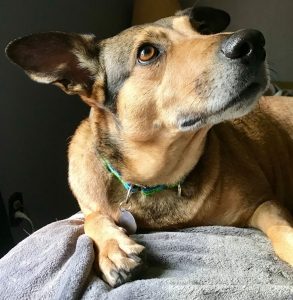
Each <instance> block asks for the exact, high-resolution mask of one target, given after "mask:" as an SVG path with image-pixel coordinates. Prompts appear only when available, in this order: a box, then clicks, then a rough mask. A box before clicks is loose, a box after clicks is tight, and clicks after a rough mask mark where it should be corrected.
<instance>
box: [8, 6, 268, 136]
mask: <svg viewBox="0 0 293 300" xmlns="http://www.w3.org/2000/svg"><path fill="white" fill-rule="evenodd" d="M229 21H230V18H229V15H228V14H227V13H225V12H223V11H221V10H216V9H212V8H207V7H194V8H191V9H187V10H184V11H181V12H179V13H177V15H175V16H173V17H170V18H166V19H161V20H159V21H157V22H155V23H152V24H146V25H142V26H134V27H131V28H129V29H127V30H125V31H123V32H121V33H120V34H118V35H116V36H114V37H112V38H109V39H106V40H103V41H98V40H96V38H95V36H94V35H82V34H72V33H69V34H68V33H62V32H49V33H40V34H34V35H30V36H27V37H24V38H20V39H17V40H15V41H13V42H11V43H10V44H9V45H8V47H7V55H8V56H9V58H10V59H11V60H12V61H13V62H15V63H16V64H17V65H19V66H20V67H22V68H23V69H24V70H25V72H26V73H27V74H28V75H29V76H30V77H31V78H32V79H33V80H36V81H38V82H41V83H52V84H55V85H57V86H59V87H61V88H62V89H63V90H64V91H65V92H67V93H69V94H75V93H77V94H79V95H80V96H81V98H82V99H83V100H84V101H85V102H86V103H88V104H89V105H90V106H91V107H92V108H93V110H103V111H104V113H105V114H106V115H107V116H108V117H109V118H113V119H115V124H116V126H117V124H118V127H119V128H120V130H123V131H124V132H125V133H127V134H128V135H129V136H132V137H133V138H134V139H135V138H137V139H141V140H147V139H148V138H149V137H150V136H152V135H153V134H155V133H156V132H158V131H160V130H161V129H162V128H165V129H168V130H171V131H172V132H182V131H190V130H195V129H198V128H200V127H203V126H206V125H211V124H215V123H218V122H220V121H223V120H226V119H231V118H236V117H239V116H242V115H244V114H246V113H247V112H249V111H250V110H251V108H252V106H253V105H254V103H255V102H256V99H257V98H258V97H259V96H260V95H261V94H262V93H263V91H264V89H265V88H266V85H267V81H268V75H267V71H266V63H265V51H264V48H263V47H264V38H263V36H262V34H261V33H260V32H258V31H255V30H241V31H237V32H235V33H221V32H222V31H223V30H224V29H225V28H226V27H227V26H228V24H229Z"/></svg>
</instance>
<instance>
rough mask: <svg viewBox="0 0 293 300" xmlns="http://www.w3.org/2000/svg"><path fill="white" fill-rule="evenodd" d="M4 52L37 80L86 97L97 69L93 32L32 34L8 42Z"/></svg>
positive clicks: (97, 61) (97, 53)
mask: <svg viewBox="0 0 293 300" xmlns="http://www.w3.org/2000/svg"><path fill="white" fill-rule="evenodd" d="M6 54H7V56H8V57H9V58H10V59H11V60H12V61H13V62H14V63H15V64H17V65H19V66H20V67H21V68H23V69H24V71H25V72H26V73H27V74H28V75H29V76H30V77H31V79H33V80H35V81H37V82H41V83H47V84H49V83H52V84H55V85H57V86H59V87H60V88H61V89H62V90H64V91H65V92H66V93H68V94H79V95H80V96H84V97H86V98H87V97H90V95H91V93H92V88H93V83H94V82H95V79H96V77H97V76H98V74H99V72H100V68H101V67H100V63H99V46H98V43H97V41H96V39H95V37H94V36H93V35H81V34H74V33H63V32H47V33H38V34H33V35H30V36H27V37H24V38H20V39H17V40H15V41H12V42H10V43H9V44H8V46H7V48H6Z"/></svg>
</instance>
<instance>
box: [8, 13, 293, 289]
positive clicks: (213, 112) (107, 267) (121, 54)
mask: <svg viewBox="0 0 293 300" xmlns="http://www.w3.org/2000/svg"><path fill="white" fill-rule="evenodd" d="M193 25H194V23H192V22H190V21H189V17H187V16H176V17H173V18H167V19H164V20H160V21H159V23H155V24H150V25H145V26H143V27H133V28H130V29H128V30H126V31H124V32H122V33H120V34H119V35H117V36H115V37H113V38H110V39H107V40H104V41H102V42H100V43H99V44H95V43H94V38H93V37H91V36H83V37H81V36H78V35H69V37H68V36H67V35H66V34H60V33H59V34H58V33H51V34H50V33H49V34H48V35H42V34H40V35H38V37H37V39H35V38H33V39H31V38H30V37H28V38H25V39H24V40H21V39H20V40H17V41H16V42H15V43H14V42H13V43H12V44H11V45H10V46H9V47H8V53H9V55H10V57H11V58H12V59H14V60H15V61H16V62H17V63H18V64H19V65H21V66H22V67H23V68H25V67H27V68H29V71H31V72H29V73H32V74H31V77H32V78H33V79H35V80H43V81H44V82H48V81H50V80H51V79H52V78H50V76H49V75H47V73H49V74H51V73H52V72H53V71H54V70H52V66H54V65H56V67H57V69H58V66H59V70H57V71H58V72H57V71H56V72H53V74H55V75H54V76H57V77H58V80H56V81H53V82H52V83H53V84H57V85H59V86H60V87H61V88H62V89H63V90H65V91H66V92H68V93H71V92H74V93H79V94H80V96H81V98H82V99H83V100H84V101H85V102H86V103H87V104H89V105H90V106H91V112H90V116H89V118H87V119H86V120H84V121H83V122H82V123H81V125H80V126H79V128H78V129H77V130H76V132H75V134H74V136H73V138H72V141H71V143H70V146H69V152H68V156H69V183H70V186H71V189H72V191H73V193H74V195H75V196H76V198H77V200H78V203H79V205H80V207H81V210H82V211H83V213H84V215H85V233H86V234H87V235H88V236H90V237H91V238H92V239H93V241H94V244H95V247H96V266H97V267H98V269H99V270H100V271H101V273H102V276H103V278H104V279H105V280H106V281H107V282H108V283H109V284H110V285H112V286H117V285H119V284H122V283H123V282H126V281H128V280H130V279H131V278H132V273H133V270H136V269H137V268H138V267H140V265H141V260H140V258H139V257H138V256H139V255H140V254H141V253H142V252H143V249H144V247H143V246H141V245H138V244H137V243H136V242H135V241H133V240H132V239H131V238H130V237H129V236H127V234H126V232H125V230H123V229H122V228H120V227H119V218H120V216H121V208H126V209H128V210H129V211H130V212H131V213H132V214H133V216H134V217H135V220H136V222H137V225H138V228H139V230H140V229H147V230H164V229H178V228H183V227H188V226H197V225H233V226H244V227H247V226H252V227H255V228H258V229H260V230H262V231H263V232H264V233H265V234H266V235H267V236H268V237H269V238H270V239H271V241H272V245H273V247H274V249H275V251H276V253H277V254H278V255H279V256H280V258H282V259H283V260H284V261H286V262H288V263H289V264H291V265H293V254H292V253H293V229H292V217H291V214H292V213H293V167H292V166H293V161H292V160H293V117H292V116H293V100H292V98H286V97H262V98H261V94H262V92H263V91H264V89H265V85H266V84H267V83H268V81H269V80H268V71H267V67H266V63H265V62H264V56H263V58H262V60H261V63H259V64H256V65H255V66H254V67H255V69H257V68H258V69H257V70H255V69H254V73H255V74H257V75H255V74H254V73H253V72H252V73H247V74H254V75H251V76H255V78H254V80H256V78H257V80H259V81H258V83H259V85H258V86H259V87H262V88H259V90H258V91H255V92H254V94H253V96H247V94H244V95H246V96H243V97H242V98H243V99H242V98H241V94H242V92H245V90H246V91H247V89H248V90H249V88H250V87H251V82H249V81H248V82H244V83H243V78H242V77H245V76H242V75H243V73H242V71H243V69H240V71H239V68H240V67H239V64H238V65H236V66H235V64H233V63H231V61H229V59H230V58H229V59H228V58H227V57H226V58H225V59H223V53H221V51H219V45H223V41H225V40H226V39H227V38H228V37H229V36H230V35H231V34H228V33H218V34H213V35H201V34H199V33H198V32H196V31H195V30H194V28H193ZM216 32H219V31H216ZM51 36H53V40H54V39H57V40H58V41H60V40H62V39H65V41H67V42H66V43H65V45H66V47H65V50H64V49H63V48H62V47H61V46H62V44H64V43H61V46H60V48H59V47H56V49H55V52H56V53H57V63H56V61H54V60H53V58H52V59H51V60H50V61H49V62H50V64H49V67H50V68H48V66H47V65H46V64H45V66H42V65H41V66H38V65H33V69H32V70H31V66H30V65H29V64H28V66H27V64H26V63H27V60H26V59H23V57H21V53H22V51H23V49H24V50H26V51H27V52H25V56H24V57H26V55H28V53H30V51H29V49H28V48H27V47H28V46H29V45H30V44H31V43H32V42H33V43H34V44H33V45H34V47H37V46H38V44H39V43H38V41H39V40H40V42H42V41H43V40H44V39H47V38H48V39H50V38H51ZM27 39H28V41H29V42H26V41H27ZM66 39H67V40H66ZM72 40H77V42H75V43H72ZM43 42H44V41H43ZM22 43H24V45H22ZM144 43H151V44H154V45H156V44H160V46H161V47H162V48H164V51H163V53H162V54H161V56H160V58H159V59H157V60H155V61H153V63H150V64H148V65H141V64H139V63H138V62H137V51H139V47H140V46H141V45H143V44H144ZM75 44H76V45H77V46H76V45H75ZM18 45H20V47H18ZM54 45H55V43H54ZM68 45H73V46H74V45H75V48H77V49H75V50H74V51H72V50H70V52H69V54H70V55H68V51H66V50H68V49H67V48H68ZM260 47H262V46H260ZM41 49H42V48H41ZM70 49H71V48H70ZM97 49H99V51H98V50H97ZM122 49H124V50H125V49H126V50H125V51H122ZM53 50H54V49H53ZM221 50H222V49H221ZM251 50H252V49H251ZM259 50H260V52H261V49H259ZM262 50H263V49H262ZM60 51H63V52H61V53H62V57H61V58H63V56H64V57H65V58H67V64H66V63H65V64H63V65H60V62H59V60H61V58H60V57H59V56H58V55H59V54H60ZM55 52H54V51H53V52H52V53H53V54H54V53H55ZM97 52H98V54H97ZM56 53H55V55H56ZM53 54H52V55H53ZM221 55H222V56H221ZM247 55H248V54H247ZM36 57H37V58H38V61H41V58H42V56H41V55H40V53H37V56H36ZM46 61H47V57H45V62H46ZM29 62H30V61H29ZM68 63H71V67H72V69H73V74H70V72H69V71H70V70H67V69H66V67H67V66H68ZM115 63H116V64H115ZM243 65H244V64H243ZM243 65H241V66H242V67H243ZM60 66H61V67H62V68H61V69H60ZM243 68H245V67H243ZM39 70H41V71H42V72H41V73H40V74H41V75H42V78H41V79H40V77H39V76H38V74H39V72H40V71H39ZM48 70H49V71H48ZM235 70H236V71H235ZM69 75H71V77H70V76H69ZM48 76H49V77H48ZM62 76H63V77H64V76H65V77H64V78H63V77H62ZM68 76H69V77H68ZM252 83H256V82H254V81H253V82H252ZM231 87H232V88H231ZM242 95H243V94H242ZM107 97H108V99H107ZM258 98H260V99H259V101H258V103H257V104H256V105H255V103H256V100H257V99H258ZM109 99H110V100H111V101H112V100H113V99H114V100H115V101H114V103H110V104H109V103H108V105H107V103H105V102H106V100H109ZM238 102H240V104H239V103H238ZM229 104H230V105H231V106H229ZM238 104H239V106H237V105H238ZM111 105H112V106H111ZM254 106H255V107H254ZM235 107H236V108H235ZM253 108H254V109H253ZM252 109H253V110H252ZM251 110H252V111H251ZM250 111H251V112H250ZM248 112H250V113H248ZM247 113H248V114H247ZM246 114H247V115H246ZM192 118H193V119H192ZM190 120H191V121H194V122H191V124H192V125H191V126H193V125H194V127H192V128H190V127H189V129H186V126H184V124H185V123H186V122H188V121H190ZM225 120H230V121H225ZM218 123H219V124H218ZM182 124H183V125H182ZM188 124H189V123H188ZM215 124H216V125H215ZM196 126H197V127H196ZM187 127H188V126H187ZM105 158H106V159H108V160H109V161H110V162H111V164H112V165H113V166H114V167H115V168H117V170H119V172H120V173H121V176H122V178H123V179H124V181H127V182H130V183H132V184H140V185H145V186H152V185H158V184H167V185H173V184H178V183H180V185H181V193H179V190H177V188H176V187H173V188H171V187H170V188H168V189H165V190H163V191H160V192H158V193H155V194H154V195H152V196H149V197H146V196H145V195H143V194H141V193H140V192H138V193H134V194H132V195H131V197H130V198H129V201H128V202H127V203H126V201H125V199H126V195H127V191H126V190H125V188H124V187H123V186H122V184H121V183H120V182H119V181H118V180H117V178H116V177H114V176H113V175H112V174H111V173H110V172H108V170H107V169H106V166H105V165H104V159H105Z"/></svg>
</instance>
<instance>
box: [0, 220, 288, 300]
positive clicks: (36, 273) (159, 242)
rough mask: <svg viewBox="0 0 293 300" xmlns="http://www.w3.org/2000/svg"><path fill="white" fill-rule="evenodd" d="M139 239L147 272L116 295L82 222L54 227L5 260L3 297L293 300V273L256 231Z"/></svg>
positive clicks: (0, 273) (0, 278)
mask: <svg viewBox="0 0 293 300" xmlns="http://www.w3.org/2000/svg"><path fill="white" fill-rule="evenodd" d="M133 237H134V238H135V239H136V240H137V241H139V242H140V243H142V244H143V245H145V246H146V248H147V259H148V268H147V269H146V270H145V271H144V272H143V274H141V277H140V278H139V279H138V280H136V281H134V282H130V283H127V284H125V285H122V286H120V287H118V288H115V289H112V288H110V287H109V286H108V285H107V284H106V283H104V282H103V281H102V280H101V279H99V278H98V277H97V275H96V274H95V273H94V272H93V271H92V263H93V259H94V251H93V246H92V242H91V240H90V239H89V238H88V237H87V236H85V235H84V232H83V220H82V219H78V218H77V217H75V218H73V219H67V220H62V221H58V222H55V223H52V224H49V225H47V226H46V227H44V228H42V229H40V230H39V231H37V232H35V233H34V234H32V235H31V236H29V237H28V238H26V239H25V240H24V241H22V242H21V243H19V244H18V245H17V246H16V247H15V248H14V249H12V250H11V251H10V252H9V253H8V254H7V255H6V256H4V257H3V258H2V259H1V260H0V299H9V300H12V299H62V300H63V299H119V300H122V299H127V300H129V299H156V300H157V299H168V300H169V299H174V300H175V299H176V300H178V299H185V300H188V299H217V300H218V299H229V300H230V299H237V300H241V299H249V300H251V299H258V300H259V299H270V300H272V299H273V300H275V299H286V300H287V299H293V268H291V267H289V266H288V265H286V264H285V263H283V262H281V261H280V260H279V259H278V258H276V256H275V255H274V254H273V251H272V248H271V246H270V244H269V242H268V240H267V239H266V237H264V236H263V235H262V234H261V233H260V232H258V231H256V230H250V229H239V228H232V227H198V228H191V229H186V230H181V231H176V232H156V233H148V234H137V235H134V236H133Z"/></svg>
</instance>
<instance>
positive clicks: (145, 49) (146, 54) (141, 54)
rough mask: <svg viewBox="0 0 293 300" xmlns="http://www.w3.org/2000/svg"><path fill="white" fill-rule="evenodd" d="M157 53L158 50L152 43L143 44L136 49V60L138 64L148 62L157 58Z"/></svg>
mask: <svg viewBox="0 0 293 300" xmlns="http://www.w3.org/2000/svg"><path fill="white" fill-rule="evenodd" d="M159 54H160V52H159V50H158V49H157V48H156V47H154V46H153V45H143V46H141V47H140V48H139V49H138V53H137V60H138V62H139V63H140V64H148V63H151V62H152V61H153V60H154V59H155V58H157V57H158V56H159Z"/></svg>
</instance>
